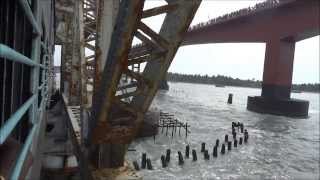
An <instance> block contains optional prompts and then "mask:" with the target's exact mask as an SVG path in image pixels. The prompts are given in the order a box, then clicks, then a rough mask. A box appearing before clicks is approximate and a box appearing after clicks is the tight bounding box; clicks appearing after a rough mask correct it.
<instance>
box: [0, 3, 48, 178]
mask: <svg viewBox="0 0 320 180" xmlns="http://www.w3.org/2000/svg"><path fill="white" fill-rule="evenodd" d="M18 2H19V4H20V6H21V8H22V10H23V12H24V14H25V16H26V17H27V19H28V21H29V22H30V24H31V25H32V28H33V30H34V32H35V34H36V36H35V37H34V38H33V40H32V53H31V58H28V57H26V56H24V55H23V54H21V53H19V52H17V51H16V50H14V49H12V48H10V47H8V46H6V45H4V44H0V57H2V58H4V59H6V60H10V61H14V62H19V63H22V64H25V65H29V66H31V67H32V69H31V73H32V75H31V81H30V83H31V92H32V94H33V95H32V96H31V97H30V98H29V99H28V100H27V101H26V102H25V103H24V104H23V105H22V106H21V107H20V108H19V109H18V110H17V111H16V112H15V113H14V114H12V115H11V116H10V118H9V119H8V120H7V121H6V122H5V124H4V125H3V126H1V127H0V145H1V144H3V143H4V142H5V141H6V139H7V138H8V136H9V135H10V134H11V132H12V131H13V130H14V128H15V127H16V125H17V124H18V122H19V121H20V120H21V118H22V117H23V115H25V114H26V113H27V112H28V111H29V120H30V122H31V123H32V124H33V127H32V129H31V131H30V132H29V134H28V136H27V139H26V141H25V142H24V145H23V147H22V150H21V152H20V154H19V156H18V159H17V161H16V162H15V167H14V169H13V171H12V174H11V177H10V179H13V180H16V179H19V176H20V174H21V170H22V168H23V165H24V162H25V159H26V157H27V155H28V151H29V150H30V148H31V146H32V144H33V139H34V137H35V136H36V135H37V134H38V133H39V127H40V123H41V120H42V119H43V112H44V111H45V107H44V105H45V104H46V102H47V98H48V97H47V96H48V93H47V91H48V81H49V80H48V69H49V68H48V66H49V63H48V60H49V56H48V55H47V54H45V55H44V57H43V58H44V61H43V64H40V63H39V59H40V52H41V51H40V49H41V47H42V48H43V49H44V50H45V52H46V51H47V50H48V47H47V46H46V43H45V42H41V40H40V36H41V33H42V32H41V29H40V27H39V22H40V19H41V18H38V17H39V15H38V12H39V0H34V3H35V6H34V12H32V10H31V8H30V6H29V3H28V1H27V0H18ZM40 68H41V69H40ZM40 71H41V73H42V78H43V79H42V82H43V83H42V84H41V85H40V87H39V73H40ZM39 90H40V91H41V96H42V100H41V103H40V107H38V106H37V104H38V95H39ZM38 120H40V122H39V121H38Z"/></svg>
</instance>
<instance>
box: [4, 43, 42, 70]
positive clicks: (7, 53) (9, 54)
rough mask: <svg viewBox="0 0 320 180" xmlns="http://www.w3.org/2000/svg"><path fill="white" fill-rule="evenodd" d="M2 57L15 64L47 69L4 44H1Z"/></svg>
mask: <svg viewBox="0 0 320 180" xmlns="http://www.w3.org/2000/svg"><path fill="white" fill-rule="evenodd" d="M0 57H2V58H5V59H7V60H11V61H14V62H19V63H22V64H26V65H29V66H39V67H41V68H46V67H45V66H44V65H42V64H38V63H36V62H34V61H32V60H31V59H29V58H28V57H26V56H24V55H23V54H20V53H19V52H17V51H15V50H14V49H11V48H10V47H8V46H6V45H4V44H0Z"/></svg>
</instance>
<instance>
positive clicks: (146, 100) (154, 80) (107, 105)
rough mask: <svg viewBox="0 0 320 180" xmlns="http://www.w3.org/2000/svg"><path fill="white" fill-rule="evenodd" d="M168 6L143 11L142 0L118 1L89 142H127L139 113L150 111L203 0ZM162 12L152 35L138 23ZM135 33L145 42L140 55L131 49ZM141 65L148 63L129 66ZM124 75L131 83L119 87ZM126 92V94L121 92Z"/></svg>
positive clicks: (136, 127)
mask: <svg viewBox="0 0 320 180" xmlns="http://www.w3.org/2000/svg"><path fill="white" fill-rule="evenodd" d="M168 2H169V3H168V5H167V6H164V7H161V8H154V9H153V10H146V11H145V12H144V13H143V12H142V7H143V1H142V0H136V1H121V6H120V11H119V15H118V19H117V24H116V28H115V31H114V32H113V35H112V41H111V47H110V50H109V54H108V58H107V62H106V65H105V69H104V71H103V77H102V79H103V80H102V82H101V87H100V88H99V90H98V91H97V96H96V97H97V98H95V101H94V102H95V103H94V106H93V119H92V120H93V121H95V122H94V123H95V124H93V125H92V129H91V131H92V132H91V133H92V137H91V139H92V143H94V144H103V143H115V144H127V143H129V142H130V141H131V140H132V139H133V138H134V137H135V135H136V133H137V131H138V130H139V127H140V125H141V122H142V119H143V115H144V113H145V112H146V111H147V110H148V108H149V106H150V104H151V102H152V100H153V98H154V96H155V94H156V92H157V90H158V84H159V82H160V81H161V80H162V79H163V77H164V76H165V74H166V72H167V70H168V68H169V66H170V63H171V61H172V60H173V58H174V56H175V53H176V52H177V49H178V47H179V45H180V43H181V42H182V39H183V35H184V33H185V32H186V31H187V29H188V27H189V25H190V23H191V21H192V19H193V17H194V15H195V13H196V11H197V8H198V7H199V5H200V2H201V0H194V1H185V0H176V1H168ZM125 7H127V8H125ZM169 7H170V8H169ZM173 7H174V8H173ZM125 9H127V11H125ZM162 13H167V15H166V18H165V20H164V23H163V25H162V28H161V30H160V33H156V32H154V31H153V30H152V29H151V28H149V27H148V26H147V25H146V24H144V23H142V21H141V18H142V17H143V14H145V15H144V17H150V16H152V15H158V14H162ZM134 35H135V36H136V37H137V38H139V39H140V40H141V41H142V42H143V44H142V47H143V48H141V47H140V48H138V49H140V50H141V49H142V50H143V51H139V52H138V53H137V51H136V49H135V48H133V49H131V50H130V51H129V49H130V45H131V41H132V39H133V36H134ZM141 62H146V67H145V69H144V71H143V73H140V72H137V71H134V69H131V68H130V67H128V66H132V65H135V64H140V63H141ZM123 76H128V77H130V78H131V79H132V80H131V81H130V82H129V84H127V85H126V86H123V83H121V80H122V77H123ZM117 87H119V89H117ZM125 87H128V88H125ZM132 87H134V88H132ZM124 89H127V91H123V90H124ZM130 89H131V90H130ZM132 89H134V90H132ZM128 99H129V100H128Z"/></svg>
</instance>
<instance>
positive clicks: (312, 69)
mask: <svg viewBox="0 0 320 180" xmlns="http://www.w3.org/2000/svg"><path fill="white" fill-rule="evenodd" d="M259 2H263V0H203V1H202V3H201V5H200V7H199V9H198V11H197V13H196V15H195V17H194V19H193V21H192V23H191V25H194V24H197V23H199V22H206V21H208V20H209V19H212V18H215V17H218V16H221V15H224V14H227V13H230V12H232V11H236V10H239V9H242V8H246V7H249V6H254V5H255V4H256V3H259ZM164 4H166V3H165V1H164V0H146V3H145V7H144V9H149V8H152V7H157V6H159V5H164ZM163 19H164V15H158V16H156V17H151V18H147V19H144V20H143V21H144V22H145V23H146V24H147V25H148V26H150V27H151V28H152V29H153V30H154V31H156V32H158V31H159V30H160V27H161V24H162V21H163ZM137 42H138V41H137V39H134V43H137ZM319 42H320V38H319V36H316V37H313V38H310V39H306V40H303V41H300V42H297V43H296V50H295V58H294V71H293V83H295V84H301V83H319ZM58 51H59V50H58ZM58 51H57V52H58ZM57 54H59V53H57ZM264 57H265V44H264V43H219V44H205V45H191V46H183V47H180V48H179V50H178V52H177V54H176V56H175V58H174V60H173V62H172V64H171V66H170V68H169V72H176V73H184V74H201V75H206V74H207V75H210V76H211V75H218V74H219V75H224V76H231V77H233V78H240V79H255V80H262V75H263V64H264Z"/></svg>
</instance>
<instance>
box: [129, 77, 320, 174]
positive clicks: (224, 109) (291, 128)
mask: <svg viewBox="0 0 320 180" xmlns="http://www.w3.org/2000/svg"><path fill="white" fill-rule="evenodd" d="M169 85H170V90H169V91H167V92H162V91H160V92H159V93H158V94H157V96H156V98H155V100H154V102H153V104H152V107H153V108H158V109H161V110H163V111H166V112H169V113H173V114H174V115H175V117H177V118H178V119H179V120H180V121H183V122H187V123H188V124H190V126H191V127H190V130H191V133H190V134H189V135H188V137H187V138H185V136H184V134H183V135H181V137H179V135H178V134H176V135H175V136H174V137H173V138H172V137H171V134H170V133H168V134H170V136H166V135H165V133H164V134H161V132H160V133H159V135H157V136H156V140H155V141H154V139H153V138H143V139H139V140H136V141H134V142H133V143H132V144H131V145H130V148H132V149H136V151H129V152H128V153H127V155H126V156H127V159H129V160H130V161H133V160H137V161H138V163H139V164H140V161H141V153H143V152H145V153H147V156H148V158H150V159H151V161H152V165H153V169H154V170H140V171H139V172H138V173H139V174H140V175H142V176H143V178H144V179H145V180H149V179H150V180H152V179H155V180H156V179H178V180H179V179H181V180H182V179H192V180H193V179H319V144H320V141H319V94H316V93H292V97H293V98H298V99H304V100H308V101H310V106H309V117H308V118H307V119H295V118H289V117H284V116H274V115H268V114H258V113H254V112H250V111H247V110H246V103H247V96H252V95H260V93H261V90H260V89H253V88H239V87H224V88H221V87H215V86H214V85H203V84H189V83H169ZM229 93H232V94H233V104H231V105H229V104H227V103H226V102H227V98H228V94H229ZM232 121H235V122H238V121H239V122H242V123H243V124H244V126H245V129H248V132H249V137H250V138H249V142H248V143H247V144H245V145H241V146H239V145H238V147H237V148H232V150H231V151H230V152H228V151H226V154H225V155H221V154H220V153H219V155H218V158H213V157H212V150H213V146H214V144H215V140H216V139H220V142H221V141H223V139H224V135H225V134H229V139H230V138H231V137H230V136H231V122H232ZM170 132H171V131H170ZM182 132H184V131H182ZM202 142H205V143H206V148H207V149H208V150H209V154H210V160H204V158H203V154H202V153H200V148H201V143H202ZM187 144H189V145H190V149H196V151H197V156H198V161H196V162H192V160H191V158H190V159H185V163H184V165H183V166H179V165H178V153H177V152H178V151H181V152H182V154H184V151H185V146H186V145H187ZM220 147H221V145H220ZM168 148H170V149H171V161H170V164H169V166H168V167H167V168H162V167H161V161H160V157H161V155H162V154H163V155H165V151H166V149H168ZM219 151H220V150H219Z"/></svg>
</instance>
